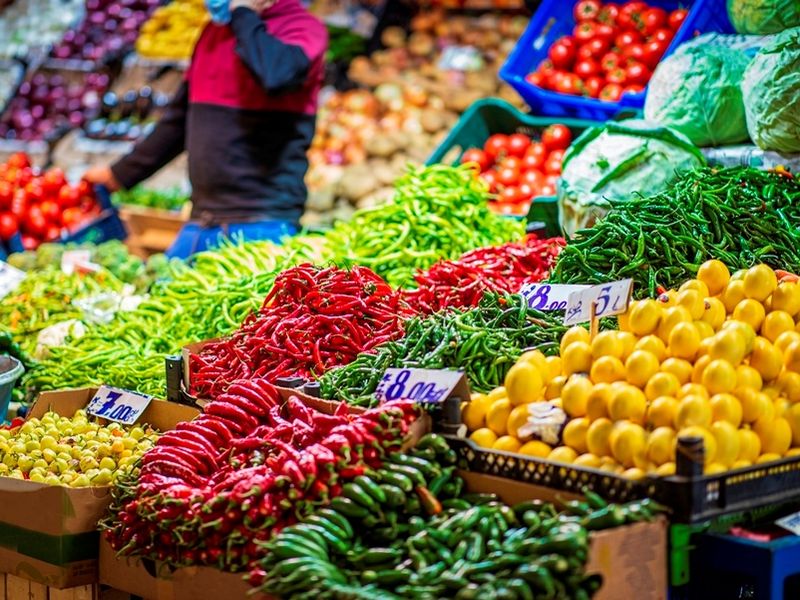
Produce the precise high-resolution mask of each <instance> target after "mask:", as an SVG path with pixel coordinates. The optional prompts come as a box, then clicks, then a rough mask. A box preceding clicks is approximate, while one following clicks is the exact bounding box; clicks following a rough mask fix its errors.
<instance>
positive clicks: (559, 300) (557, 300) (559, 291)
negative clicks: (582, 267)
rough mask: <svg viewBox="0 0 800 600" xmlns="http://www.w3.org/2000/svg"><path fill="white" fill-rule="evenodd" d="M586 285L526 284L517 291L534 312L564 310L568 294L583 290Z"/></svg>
mask: <svg viewBox="0 0 800 600" xmlns="http://www.w3.org/2000/svg"><path fill="white" fill-rule="evenodd" d="M588 287H590V286H588V285H568V284H561V283H528V284H525V285H523V286H522V289H521V290H520V291H519V293H520V294H522V295H523V296H525V299H526V300H527V301H528V306H530V307H531V308H535V309H536V310H545V311H549V310H565V309H566V308H567V301H568V300H569V296H570V294H573V293H574V292H579V291H581V290H585V289H586V288H588Z"/></svg>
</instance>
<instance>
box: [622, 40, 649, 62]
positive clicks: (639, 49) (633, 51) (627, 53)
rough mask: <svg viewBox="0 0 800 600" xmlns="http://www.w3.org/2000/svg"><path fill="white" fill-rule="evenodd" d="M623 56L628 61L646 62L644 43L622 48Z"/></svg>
mask: <svg viewBox="0 0 800 600" xmlns="http://www.w3.org/2000/svg"><path fill="white" fill-rule="evenodd" d="M622 58H624V59H625V60H626V62H628V63H630V62H632V61H637V62H644V44H631V45H630V46H628V47H627V48H624V49H623V50H622Z"/></svg>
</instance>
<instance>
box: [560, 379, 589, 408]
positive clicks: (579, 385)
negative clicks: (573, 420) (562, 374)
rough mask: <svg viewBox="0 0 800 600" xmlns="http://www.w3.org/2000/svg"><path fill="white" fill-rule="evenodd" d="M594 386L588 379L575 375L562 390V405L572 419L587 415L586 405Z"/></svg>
mask: <svg viewBox="0 0 800 600" xmlns="http://www.w3.org/2000/svg"><path fill="white" fill-rule="evenodd" d="M593 387H594V386H593V385H592V382H591V380H590V379H589V378H588V377H584V376H583V375H573V376H572V377H570V378H569V379H568V380H567V383H566V384H564V389H562V390H561V405H562V406H563V407H564V412H566V413H567V414H568V415H569V416H570V417H582V416H584V415H585V414H586V405H587V403H588V401H589V394H591V393H592V389H593Z"/></svg>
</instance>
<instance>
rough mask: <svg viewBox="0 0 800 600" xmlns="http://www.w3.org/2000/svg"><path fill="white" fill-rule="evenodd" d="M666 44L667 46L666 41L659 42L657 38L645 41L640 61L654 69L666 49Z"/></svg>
mask: <svg viewBox="0 0 800 600" xmlns="http://www.w3.org/2000/svg"><path fill="white" fill-rule="evenodd" d="M667 46H669V42H668V41H663V42H659V41H657V40H651V41H649V42H647V43H646V44H645V45H644V46H643V47H642V49H643V50H644V52H643V53H642V62H643V63H644V64H645V65H647V66H648V67H649V68H651V69H655V68H656V65H657V64H658V62H659V61H660V60H661V57H662V56H664V52H666V51H667Z"/></svg>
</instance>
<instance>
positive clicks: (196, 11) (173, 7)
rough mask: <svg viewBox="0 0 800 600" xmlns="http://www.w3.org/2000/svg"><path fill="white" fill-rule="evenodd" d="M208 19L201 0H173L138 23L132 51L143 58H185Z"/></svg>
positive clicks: (187, 56)
mask: <svg viewBox="0 0 800 600" xmlns="http://www.w3.org/2000/svg"><path fill="white" fill-rule="evenodd" d="M209 19H210V16H209V14H208V10H206V6H205V3H204V1H203V0H173V2H170V3H169V4H167V5H166V6H162V7H160V8H157V9H156V11H155V12H154V13H153V15H152V16H151V17H150V18H149V19H148V20H147V21H145V23H144V24H143V25H142V28H141V30H140V31H139V38H138V39H137V40H136V52H137V53H138V54H139V55H140V56H144V57H145V58H152V59H172V60H188V59H189V58H190V57H191V56H192V52H193V51H194V45H195V43H196V42H197V38H198V37H199V36H200V33H201V32H202V31H203V27H205V25H206V23H208V21H209Z"/></svg>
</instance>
